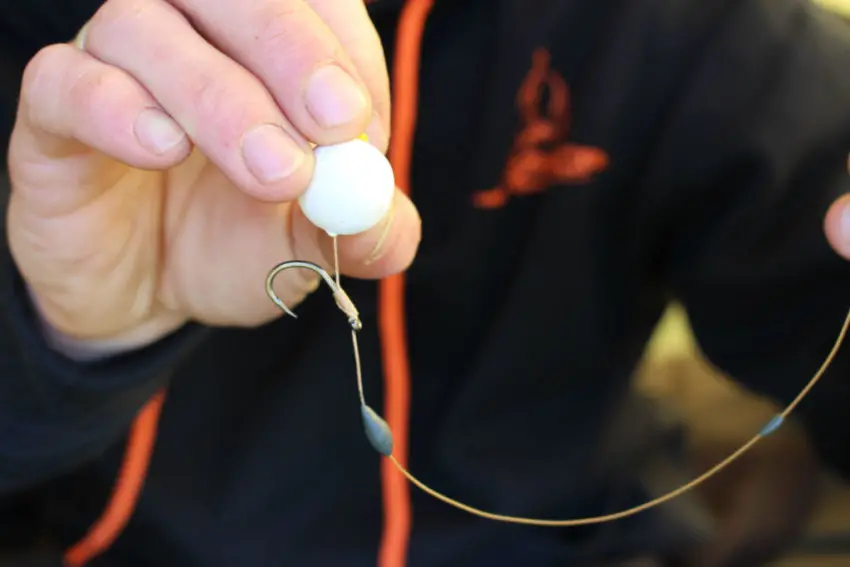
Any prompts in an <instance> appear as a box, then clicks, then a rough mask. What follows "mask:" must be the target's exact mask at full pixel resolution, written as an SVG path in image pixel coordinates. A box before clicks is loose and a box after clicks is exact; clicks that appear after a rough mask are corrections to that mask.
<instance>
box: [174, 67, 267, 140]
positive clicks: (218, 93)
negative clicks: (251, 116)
mask: <svg viewBox="0 0 850 567" xmlns="http://www.w3.org/2000/svg"><path fill="white" fill-rule="evenodd" d="M234 90H236V89H235V88H234V87H233V86H232V85H230V84H228V81H224V80H221V79H219V78H217V77H216V75H215V74H214V73H211V72H199V73H197V74H195V75H193V76H192V77H190V78H187V79H186V83H185V91H184V92H185V96H186V97H187V103H188V105H189V107H190V108H192V109H193V114H194V115H195V117H196V118H195V120H196V121H197V128H199V129H202V130H204V131H206V133H207V134H208V135H211V136H213V137H214V138H215V139H216V140H217V141H219V142H223V143H225V144H229V143H236V142H237V140H238V139H239V138H240V137H241V135H242V133H243V130H244V128H245V124H246V121H247V120H248V119H247V116H248V113H249V112H252V110H251V108H253V107H256V105H252V104H247V103H246V104H240V102H239V101H245V97H244V96H241V97H240V96H238V94H237V93H235V92H234Z"/></svg>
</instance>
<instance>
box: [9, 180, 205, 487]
mask: <svg viewBox="0 0 850 567" xmlns="http://www.w3.org/2000/svg"><path fill="white" fill-rule="evenodd" d="M5 193H6V195H3V197H4V198H3V207H2V210H3V211H4V214H3V218H5V210H6V203H7V199H6V198H5V197H6V196H7V195H8V191H5ZM2 224H3V223H2V222H0V226H2ZM2 233H3V235H4V236H3V242H2V246H0V496H2V495H3V494H4V493H9V492H13V491H19V490H22V489H25V488H28V487H31V486H34V485H36V484H38V483H40V482H42V481H47V480H49V479H51V478H53V477H55V476H58V475H60V474H63V473H66V472H70V471H72V470H73V469H75V468H77V467H79V466H80V465H82V464H84V463H85V462H86V461H88V460H91V459H94V458H96V457H97V456H99V454H100V453H102V452H103V451H104V450H105V449H107V448H108V447H109V446H110V445H112V444H113V443H115V442H116V440H117V439H118V438H119V437H120V436H121V435H122V434H123V433H125V432H126V430H127V428H128V427H129V425H130V423H131V422H132V420H133V419H134V417H135V416H136V414H137V413H138V411H139V410H140V409H141V407H142V406H143V405H144V404H145V403H146V402H147V401H148V400H149V399H150V398H151V397H152V396H153V395H154V394H155V393H156V392H157V391H158V390H159V389H161V388H163V387H164V386H165V385H166V384H167V382H168V380H169V378H170V376H171V374H172V372H173V369H174V367H175V365H176V364H177V363H178V362H179V361H180V360H181V359H183V358H185V357H186V356H187V355H188V353H189V352H190V351H191V350H192V348H193V346H194V345H196V344H197V343H198V341H200V340H201V339H202V337H203V336H205V330H204V329H202V328H200V327H198V326H196V325H193V324H190V325H187V326H186V327H184V328H182V329H180V330H179V331H177V332H175V333H174V334H173V335H171V336H169V337H166V338H164V339H162V340H161V341H159V342H158V343H156V344H154V345H152V346H150V347H147V348H145V349H141V350H139V351H136V352H132V353H128V354H123V355H120V356H116V357H113V358H111V359H104V360H100V361H97V362H89V363H79V362H75V361H72V360H70V359H68V358H66V357H64V356H62V355H61V354H59V353H57V352H56V351H54V350H53V349H51V348H50V346H49V345H48V343H47V342H46V341H45V338H44V335H43V333H42V331H41V326H40V322H39V320H38V317H37V316H36V314H35V312H34V310H33V309H32V304H31V303H30V302H29V299H28V294H27V293H26V289H25V286H24V282H23V280H22V279H21V276H20V274H19V272H18V271H17V269H16V268H15V264H14V263H13V261H12V258H11V254H10V253H9V247H8V241H7V238H6V236H5V235H6V230H5V226H2Z"/></svg>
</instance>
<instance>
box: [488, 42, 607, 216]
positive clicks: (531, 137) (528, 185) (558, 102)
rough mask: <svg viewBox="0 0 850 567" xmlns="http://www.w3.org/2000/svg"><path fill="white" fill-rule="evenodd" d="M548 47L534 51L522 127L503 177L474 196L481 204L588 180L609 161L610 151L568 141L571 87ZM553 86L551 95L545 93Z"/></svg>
mask: <svg viewBox="0 0 850 567" xmlns="http://www.w3.org/2000/svg"><path fill="white" fill-rule="evenodd" d="M549 61H550V56H549V53H548V52H547V51H546V50H545V49H538V50H537V51H536V52H535V53H534V55H533V64H532V68H531V71H530V72H529V74H528V75H527V76H526V78H525V81H523V84H522V86H521V87H520V90H519V93H518V95H517V106H518V107H519V111H520V117H521V119H522V129H521V130H520V133H519V135H518V136H517V138H516V140H515V141H514V146H513V149H512V150H511V155H510V157H509V158H508V161H507V164H506V165H505V170H504V173H503V174H502V180H501V182H500V183H499V185H498V186H497V187H495V188H493V189H488V190H485V191H479V192H477V193H476V194H475V195H474V196H473V201H474V204H475V206H476V207H479V208H482V209H498V208H500V207H503V206H504V205H505V204H506V203H507V202H508V199H510V197H511V196H523V195H532V194H535V193H540V192H542V191H543V190H545V189H546V188H547V187H549V186H551V185H555V184H558V183H573V184H575V183H587V182H588V181H590V180H592V179H593V177H594V176H596V175H597V174H599V173H601V172H602V171H604V170H605V169H606V168H607V167H608V161H609V160H608V154H607V153H606V152H605V151H603V150H601V149H599V148H595V147H592V146H583V145H580V144H576V143H573V142H569V141H567V139H568V137H569V134H570V126H571V125H570V91H569V87H568V86H567V84H566V82H565V81H564V79H563V78H562V77H561V76H560V75H558V74H557V73H556V72H554V71H552V70H551V69H550V67H549ZM547 90H548V101H547V104H546V106H545V109H544V108H542V106H543V105H542V98H543V94H544V92H545V91H547Z"/></svg>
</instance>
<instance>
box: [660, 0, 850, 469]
mask: <svg viewBox="0 0 850 567" xmlns="http://www.w3.org/2000/svg"><path fill="white" fill-rule="evenodd" d="M726 4H727V5H728V6H729V7H730V8H729V10H728V11H727V13H726V14H725V16H724V19H723V21H722V22H721V24H720V25H719V26H718V27H717V28H716V29H715V30H714V32H713V37H712V39H711V41H710V42H709V43H708V45H709V47H707V48H706V49H704V50H703V51H702V52H701V54H700V57H699V61H698V63H697V64H696V65H695V66H694V67H693V70H692V72H691V74H690V76H689V78H688V80H687V86H686V88H685V89H684V94H683V95H682V96H681V97H680V99H679V103H678V104H677V105H676V107H675V109H674V110H673V111H672V114H673V115H672V120H671V122H670V124H671V126H670V127H669V129H668V132H667V134H666V136H665V141H664V143H663V144H662V147H661V148H660V150H659V152H658V158H657V160H658V161H657V162H656V171H660V172H664V173H662V174H659V175H658V176H657V177H656V179H655V181H656V182H658V184H660V185H662V186H663V187H664V189H663V190H664V191H666V192H667V194H666V196H665V198H664V199H662V200H661V201H663V202H664V203H665V207H667V209H666V210H665V211H664V213H665V218H671V219H674V220H672V221H671V223H670V226H669V229H670V230H669V232H668V234H669V243H670V244H669V245H668V247H667V248H668V260H669V261H668V262H667V263H666V265H667V266H668V268H669V274H668V276H669V281H670V282H672V287H673V292H674V295H676V296H677V297H678V298H679V299H680V300H681V301H682V302H683V304H684V305H685V307H686V308H687V311H688V313H689V317H690V319H691V323H692V325H693V329H694V332H695V335H696V338H697V340H698V342H699V344H700V346H701V349H702V350H703V352H704V353H705V354H706V356H707V357H708V358H709V359H710V360H711V361H712V362H713V363H714V364H715V365H716V366H718V367H719V368H721V369H722V370H723V371H725V372H727V373H728V374H729V375H730V376H732V377H733V378H734V379H735V380H737V381H739V382H740V383H741V384H743V385H744V386H746V387H747V388H749V389H750V390H752V391H755V392H757V393H759V394H762V395H764V396H766V397H769V398H772V399H773V400H775V401H777V402H779V403H781V404H787V403H788V402H790V401H791V400H792V399H793V398H794V397H795V396H796V395H797V394H798V393H799V392H800V390H801V389H802V388H803V387H804V386H805V385H806V384H807V382H808V381H809V379H810V378H811V377H812V376H813V375H814V373H815V372H816V371H817V370H818V368H819V366H820V365H821V363H822V362H823V360H824V359H825V358H826V356H827V354H828V352H829V351H830V349H831V348H832V345H833V343H834V341H835V340H836V338H837V335H838V333H839V330H840V328H841V326H842V322H843V320H844V317H845V315H846V314H847V310H848V309H850V264H848V262H846V261H844V260H843V259H841V258H840V257H839V256H838V255H837V254H835V253H834V252H833V251H832V250H831V248H830V247H829V245H828V243H827V241H826V238H825V236H824V231H823V222H824V217H825V214H826V212H827V209H828V207H829V206H830V204H831V203H832V202H833V201H834V200H835V199H836V198H838V197H839V196H841V195H843V194H845V193H847V192H848V190H850V174H848V170H847V163H848V161H847V156H848V152H850V28H848V26H847V25H846V24H845V23H844V22H842V21H840V20H839V19H838V18H837V17H836V16H833V15H831V14H828V13H826V12H824V11H822V10H820V9H818V8H816V7H814V5H813V4H811V3H810V2H808V1H806V0H751V1H747V2H727V3H726ZM683 31H684V30H683ZM793 415H797V416H798V417H799V418H800V419H801V421H802V422H803V423H804V425H805V426H806V427H807V428H808V430H809V432H810V437H811V439H812V441H813V443H814V445H815V446H816V448H817V449H818V450H819V452H820V453H821V454H822V456H823V457H824V458H825V460H826V461H827V463H828V464H829V465H830V466H831V467H832V468H834V469H836V470H837V471H838V472H841V473H843V474H845V475H850V341H849V342H848V343H847V344H845V345H844V346H843V347H842V348H841V349H840V351H839V353H838V356H837V358H836V359H835V361H834V363H833V364H832V366H831V367H830V370H829V371H828V372H827V373H826V375H825V376H824V377H823V379H822V380H821V382H820V383H819V384H817V386H816V387H815V388H814V389H813V390H812V392H811V394H810V395H809V397H808V398H807V399H806V401H805V402H804V403H803V404H802V406H801V407H800V408H799V410H798V411H797V412H796V413H795V414H793ZM754 433H755V432H754Z"/></svg>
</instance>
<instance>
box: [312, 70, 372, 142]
mask: <svg viewBox="0 0 850 567" xmlns="http://www.w3.org/2000/svg"><path fill="white" fill-rule="evenodd" d="M306 104H307V110H308V111H309V112H310V114H311V115H312V116H313V119H314V120H315V121H316V122H318V124H319V126H321V127H322V128H336V127H338V126H343V125H345V124H349V123H351V122H354V121H356V120H357V119H359V118H360V116H361V115H362V114H363V113H364V112H366V109H367V107H368V103H367V101H366V95H365V94H364V93H363V91H362V90H361V89H360V87H359V86H358V84H357V83H356V82H355V81H354V79H353V78H352V77H351V75H349V74H348V73H346V72H345V71H344V70H343V69H342V68H341V67H337V66H336V65H328V66H327V67H322V68H321V69H319V70H317V71H316V72H315V73H313V76H312V77H311V78H310V82H309V83H307V91H306Z"/></svg>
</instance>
